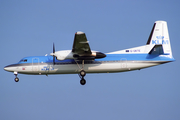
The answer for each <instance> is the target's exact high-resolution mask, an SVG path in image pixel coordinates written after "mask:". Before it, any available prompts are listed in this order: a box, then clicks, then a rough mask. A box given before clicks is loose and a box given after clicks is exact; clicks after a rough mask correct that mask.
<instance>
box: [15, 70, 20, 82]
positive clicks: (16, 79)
mask: <svg viewBox="0 0 180 120" xmlns="http://www.w3.org/2000/svg"><path fill="white" fill-rule="evenodd" d="M14 75H15V76H16V77H15V79H14V81H15V82H19V78H18V77H17V75H18V72H14Z"/></svg>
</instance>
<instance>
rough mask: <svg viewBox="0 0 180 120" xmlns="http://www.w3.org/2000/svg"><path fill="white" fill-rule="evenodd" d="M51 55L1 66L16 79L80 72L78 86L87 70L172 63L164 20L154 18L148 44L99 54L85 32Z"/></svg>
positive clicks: (113, 69) (120, 70) (108, 71)
mask: <svg viewBox="0 0 180 120" xmlns="http://www.w3.org/2000/svg"><path fill="white" fill-rule="evenodd" d="M50 55H51V56H32V57H25V58H23V59H21V60H20V61H19V62H18V63H16V64H12V65H8V66H6V67H4V70H6V71H10V72H14V75H15V76H16V77H15V81H16V82H18V81H19V78H18V77H17V75H18V73H21V74H32V75H49V74H79V76H80V78H81V80H80V83H81V85H85V84H86V80H85V79H84V77H85V75H86V73H114V72H125V71H132V70H140V69H143V68H147V67H152V66H156V65H160V64H163V63H168V62H172V61H174V60H175V59H174V58H173V56H172V52H171V45H170V39H169V34H168V28H167V23H166V22H165V21H156V22H155V23H154V26H153V28H152V31H151V33H150V36H149V39H148V41H147V44H146V45H144V46H140V47H135V48H128V49H125V50H120V51H116V52H110V53H106V54H104V53H101V52H97V51H93V50H91V49H90V46H89V43H88V41H87V38H86V35H85V33H83V32H76V33H75V37H74V44H73V47H72V50H62V51H55V47H54V44H53V53H51V54H50Z"/></svg>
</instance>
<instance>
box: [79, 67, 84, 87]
mask: <svg viewBox="0 0 180 120" xmlns="http://www.w3.org/2000/svg"><path fill="white" fill-rule="evenodd" d="M85 75H86V72H85V71H84V70H81V71H80V73H79V77H80V78H81V80H80V84H81V85H85V84H86V80H85V79H84V76H85Z"/></svg>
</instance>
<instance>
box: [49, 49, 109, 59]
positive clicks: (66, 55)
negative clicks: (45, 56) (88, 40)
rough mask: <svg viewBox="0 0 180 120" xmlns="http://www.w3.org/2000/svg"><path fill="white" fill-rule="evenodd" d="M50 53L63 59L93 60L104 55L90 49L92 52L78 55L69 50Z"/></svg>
mask: <svg viewBox="0 0 180 120" xmlns="http://www.w3.org/2000/svg"><path fill="white" fill-rule="evenodd" d="M50 55H52V56H55V57H56V58H57V60H65V59H78V60H94V59H99V58H104V57H106V55H105V54H104V53H101V52H97V51H92V54H81V55H78V54H76V53H73V52H72V51H71V50H62V51H57V52H55V53H51V54H50Z"/></svg>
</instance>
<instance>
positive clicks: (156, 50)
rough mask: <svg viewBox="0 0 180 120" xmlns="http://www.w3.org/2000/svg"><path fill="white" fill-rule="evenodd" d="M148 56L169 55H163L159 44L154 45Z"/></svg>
mask: <svg viewBox="0 0 180 120" xmlns="http://www.w3.org/2000/svg"><path fill="white" fill-rule="evenodd" d="M149 54H151V55H169V53H168V54H166V53H164V50H163V46H162V44H161V45H155V46H154V47H153V48H152V49H151V51H150V52H149Z"/></svg>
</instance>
